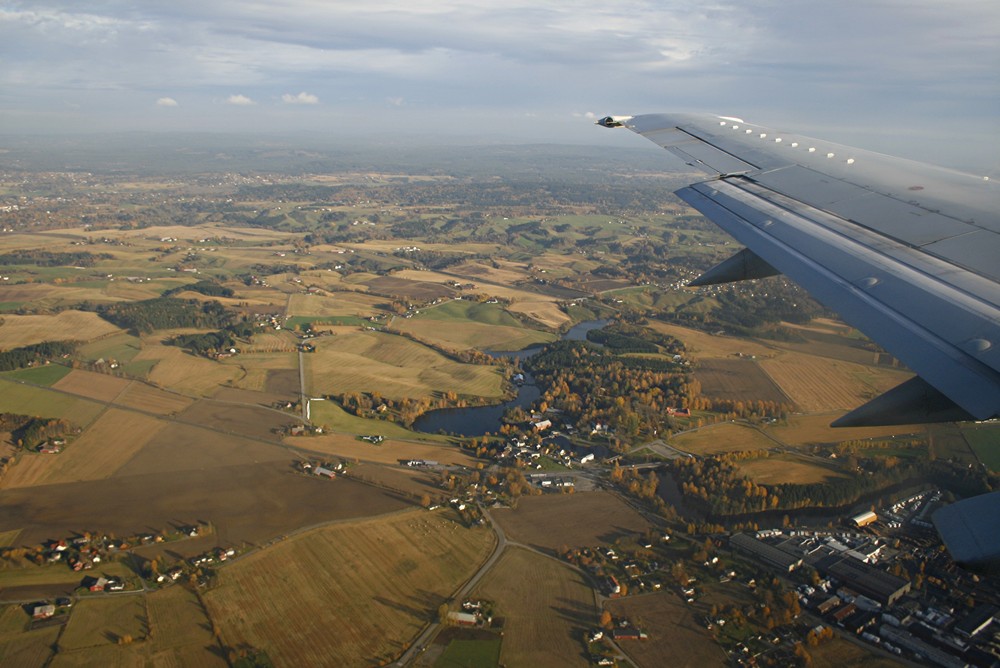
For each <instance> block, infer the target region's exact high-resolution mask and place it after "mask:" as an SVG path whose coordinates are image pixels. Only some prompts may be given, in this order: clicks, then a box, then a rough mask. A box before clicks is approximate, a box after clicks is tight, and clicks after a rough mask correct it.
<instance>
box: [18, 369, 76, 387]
mask: <svg viewBox="0 0 1000 668" xmlns="http://www.w3.org/2000/svg"><path fill="white" fill-rule="evenodd" d="M70 371H72V369H70V368H69V367H68V366H63V365H61V364H47V365H45V366H36V367H33V368H30V369H18V370H17V371H9V372H7V373H5V374H4V377H6V378H12V379H14V380H23V381H24V382H26V383H31V384H33V385H44V386H46V387H49V386H51V385H55V384H56V383H58V382H59V380H60V379H62V378H63V377H64V376H66V374H68V373H69V372H70Z"/></svg>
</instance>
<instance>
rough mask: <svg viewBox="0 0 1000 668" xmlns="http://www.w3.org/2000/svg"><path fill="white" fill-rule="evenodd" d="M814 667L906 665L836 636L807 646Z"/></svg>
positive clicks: (850, 667) (856, 667)
mask: <svg viewBox="0 0 1000 668" xmlns="http://www.w3.org/2000/svg"><path fill="white" fill-rule="evenodd" d="M806 651H808V652H809V656H811V657H812V662H811V663H810V664H809V665H811V666H813V667H814V668H899V666H901V665H905V664H903V663H901V662H900V661H896V660H894V659H891V658H889V657H887V656H885V654H883V653H882V652H874V651H871V650H868V649H866V648H865V647H864V646H863V645H859V644H858V643H854V642H850V641H847V640H844V639H843V638H840V637H839V636H838V637H835V638H834V639H833V640H830V641H828V642H824V643H822V644H821V645H819V646H817V647H807V648H806Z"/></svg>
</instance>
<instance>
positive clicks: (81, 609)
mask: <svg viewBox="0 0 1000 668" xmlns="http://www.w3.org/2000/svg"><path fill="white" fill-rule="evenodd" d="M148 623H149V622H148V620H147V619H146V605H145V603H144V602H143V600H142V597H141V596H101V597H94V598H85V599H83V600H81V601H79V602H78V603H77V604H76V605H75V606H73V613H72V615H71V616H70V618H69V623H68V624H66V630H65V631H63V634H62V637H61V638H60V639H59V648H60V651H61V652H72V651H73V650H79V649H85V648H88V647H94V646H95V645H108V644H111V645H114V644H116V643H117V642H118V639H119V638H122V637H124V636H132V638H133V640H136V641H138V640H142V639H143V638H145V637H146V635H147V628H146V627H147V625H148Z"/></svg>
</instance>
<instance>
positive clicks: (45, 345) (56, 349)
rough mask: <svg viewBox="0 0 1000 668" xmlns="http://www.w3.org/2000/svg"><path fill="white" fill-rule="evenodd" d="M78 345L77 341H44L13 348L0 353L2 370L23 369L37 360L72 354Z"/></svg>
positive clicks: (0, 369) (0, 368) (0, 367)
mask: <svg viewBox="0 0 1000 668" xmlns="http://www.w3.org/2000/svg"><path fill="white" fill-rule="evenodd" d="M76 346H77V344H76V342H75V341H43V342H41V343H34V344H32V345H30V346H22V347H20V348H13V349H11V350H7V351H5V352H2V353H0V371H11V370H13V369H23V368H24V367H26V366H31V365H32V364H35V363H36V362H40V361H44V360H49V359H53V358H56V357H62V356H63V355H70V354H72V353H73V351H75V350H76Z"/></svg>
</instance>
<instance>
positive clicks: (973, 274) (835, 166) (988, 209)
mask: <svg viewBox="0 0 1000 668" xmlns="http://www.w3.org/2000/svg"><path fill="white" fill-rule="evenodd" d="M599 123H600V124H601V125H605V126H608V127H620V126H621V127H627V128H628V129H630V130H632V131H634V132H636V133H638V134H640V135H642V136H644V137H646V138H647V139H649V140H651V141H653V142H655V143H657V144H659V145H660V146H662V147H664V148H666V149H667V150H669V151H671V152H672V153H674V154H675V155H678V156H679V157H681V158H682V159H684V160H685V161H686V162H687V163H688V164H690V165H692V166H694V167H696V168H699V169H700V170H702V171H705V172H707V173H709V174H711V175H713V178H711V179H709V180H707V181H703V182H700V183H695V184H693V185H690V186H688V187H685V188H682V189H681V190H678V191H677V194H678V195H679V196H680V197H681V198H682V199H683V200H684V201H686V202H687V203H689V204H690V205H691V206H693V207H695V208H696V209H698V210H699V211H700V212H702V213H703V214H704V215H705V216H707V217H708V218H710V219H711V220H712V221H714V222H715V223H716V224H718V225H719V226H720V227H722V228H723V229H724V230H726V231H727V232H728V233H729V234H731V235H732V236H733V237H735V238H736V239H737V240H738V241H740V242H741V243H742V244H743V245H745V246H746V247H747V249H748V250H744V251H741V254H738V255H737V256H736V257H733V258H730V260H728V261H727V262H725V263H723V264H722V265H720V266H718V267H716V268H714V269H713V270H710V271H709V272H707V273H706V274H705V275H703V276H702V277H701V278H699V279H698V280H696V281H694V282H693V283H692V284H694V285H704V284H709V283H721V282H728V281H732V280H740V279H744V278H757V277H762V276H767V275H772V274H774V273H777V272H781V273H784V274H786V275H788V276H789V277H790V278H791V279H793V280H794V281H796V282H797V283H799V284H800V285H801V286H803V287H804V288H805V289H806V290H808V291H809V292H810V293H811V294H812V295H813V296H814V297H816V299H818V300H819V301H820V302H822V303H823V304H825V305H826V306H828V307H829V308H832V309H833V310H835V311H837V312H838V313H840V314H841V316H842V317H843V318H844V320H845V321H846V322H848V323H850V324H852V325H853V326H855V327H857V328H858V329H860V330H861V331H862V332H864V333H865V334H867V335H868V336H869V337H870V338H872V339H873V340H874V341H876V342H877V343H879V344H880V345H881V346H883V347H884V348H885V349H886V350H888V351H889V352H890V353H892V354H893V355H894V356H896V357H897V358H898V359H899V360H901V361H902V362H903V363H904V364H906V365H907V366H908V367H910V368H911V369H912V370H913V371H914V372H916V373H917V375H918V377H917V378H915V379H913V380H911V381H907V382H906V383H904V384H903V385H901V386H899V387H897V388H895V389H894V390H890V391H889V392H888V393H886V394H884V395H882V396H881V397H878V398H876V399H874V400H873V401H871V402H869V403H868V404H866V405H865V406H862V407H861V408H859V409H857V410H855V411H854V412H852V413H850V414H848V415H847V416H844V417H843V418H841V419H840V420H838V421H837V422H836V423H834V424H835V425H838V424H839V425H845V426H846V425H862V424H904V423H912V422H934V421H948V420H966V419H977V420H984V419H989V418H993V417H997V416H1000V283H998V282H1000V206H998V205H1000V186H998V184H997V183H996V182H994V181H990V180H988V179H986V178H983V177H975V176H971V175H968V174H963V173H960V172H955V171H951V170H947V169H943V168H939V167H935V166H931V165H925V164H922V163H918V162H914V161H910V160H904V159H901V158H895V157H891V156H887V155H882V154H878V153H873V152H870V151H864V150H861V149H857V148H852V147H848V146H843V145H839V144H834V143H831V142H827V141H823V140H820V139H813V138H810V137H805V136H802V135H797V134H792V133H785V132H780V131H776V130H774V129H771V128H765V127H762V126H759V125H753V124H749V123H746V122H744V121H742V120H740V119H736V118H730V117H720V116H708V115H689V114H653V115H644V116H627V117H608V118H605V119H603V120H601V121H599Z"/></svg>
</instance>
